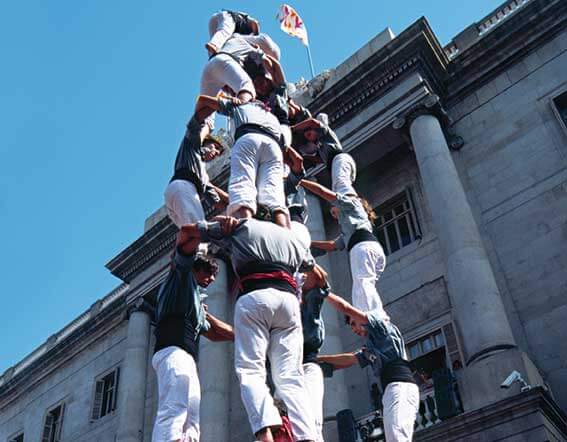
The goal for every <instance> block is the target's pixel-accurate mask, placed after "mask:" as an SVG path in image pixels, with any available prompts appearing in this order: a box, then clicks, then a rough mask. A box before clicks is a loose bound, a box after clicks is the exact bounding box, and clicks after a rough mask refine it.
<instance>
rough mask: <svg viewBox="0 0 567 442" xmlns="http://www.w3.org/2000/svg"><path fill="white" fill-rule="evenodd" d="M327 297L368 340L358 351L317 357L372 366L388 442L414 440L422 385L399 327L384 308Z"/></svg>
mask: <svg viewBox="0 0 567 442" xmlns="http://www.w3.org/2000/svg"><path fill="white" fill-rule="evenodd" d="M326 300H327V302H328V303H330V304H331V305H332V306H333V307H334V308H335V309H337V310H338V311H339V312H341V313H344V314H345V315H346V318H347V320H348V322H349V324H350V326H351V328H352V330H353V332H354V333H356V334H357V335H359V336H361V337H365V338H366V343H365V346H364V347H363V348H362V349H361V350H359V351H356V352H353V353H343V354H337V355H321V356H318V357H317V360H318V361H320V362H326V363H329V364H331V365H332V366H333V367H334V368H335V369H340V368H347V367H351V366H353V365H356V364H359V365H360V366H361V367H362V368H364V367H367V366H370V367H372V369H373V371H374V375H375V376H376V377H378V378H379V379H380V381H381V384H382V391H383V392H382V406H383V412H382V417H383V424H384V434H385V436H386V442H411V440H412V436H413V428H414V424H415V418H416V416H417V412H418V409H419V388H418V387H417V384H416V382H415V379H414V376H413V373H412V370H411V367H410V364H409V362H408V360H407V355H406V350H405V345H404V340H403V338H402V335H401V333H400V331H399V330H398V328H397V327H396V326H395V325H394V324H392V322H391V321H390V317H389V316H388V314H387V313H386V312H385V311H384V309H382V308H377V309H375V310H371V311H369V312H363V311H361V310H359V309H357V308H355V307H353V306H352V305H351V304H349V303H348V302H347V301H345V300H344V299H343V298H341V297H340V296H337V295H335V294H333V293H330V294H329V295H328V296H327V298H326Z"/></svg>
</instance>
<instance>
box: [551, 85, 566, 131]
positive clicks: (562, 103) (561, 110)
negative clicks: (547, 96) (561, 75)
mask: <svg viewBox="0 0 567 442" xmlns="http://www.w3.org/2000/svg"><path fill="white" fill-rule="evenodd" d="M553 105H554V106H555V110H556V111H557V115H558V116H559V119H560V120H561V122H562V123H563V128H564V129H565V130H567V92H563V93H562V94H561V95H558V96H557V97H555V98H554V99H553Z"/></svg>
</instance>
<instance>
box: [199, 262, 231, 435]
mask: <svg viewBox="0 0 567 442" xmlns="http://www.w3.org/2000/svg"><path fill="white" fill-rule="evenodd" d="M217 263H218V264H219V273H218V275H217V277H216V279H215V281H214V282H213V283H212V284H211V285H210V286H209V287H207V290H206V294H207V298H206V299H205V304H207V306H208V308H209V312H210V313H211V314H212V315H214V316H215V317H217V318H219V319H222V320H223V321H226V322H229V323H232V319H229V318H228V312H229V302H230V299H229V296H230V295H229V293H228V292H229V287H228V277H227V268H226V264H225V262H224V261H222V260H220V259H217ZM231 345H232V343H231V342H212V341H209V340H208V339H207V338H205V337H202V338H201V343H200V349H199V363H198V367H199V380H200V382H201V416H200V418H201V434H202V438H203V440H211V441H213V440H214V441H218V442H229V441H230V440H231V438H230V434H229V424H230V419H229V412H230V400H229V399H230V370H231V367H232V360H231V357H230V355H231V352H230V346H231Z"/></svg>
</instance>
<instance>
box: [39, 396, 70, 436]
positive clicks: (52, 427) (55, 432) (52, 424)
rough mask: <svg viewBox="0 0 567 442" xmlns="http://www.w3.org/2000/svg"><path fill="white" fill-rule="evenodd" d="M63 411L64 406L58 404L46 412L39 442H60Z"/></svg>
mask: <svg viewBox="0 0 567 442" xmlns="http://www.w3.org/2000/svg"><path fill="white" fill-rule="evenodd" d="M64 410H65V404H59V405H58V406H56V407H55V408H52V409H51V410H49V411H48V412H47V415H46V416H45V423H44V425H43V436H42V437H41V442H59V441H60V440H61V428H62V427H63V412H64Z"/></svg>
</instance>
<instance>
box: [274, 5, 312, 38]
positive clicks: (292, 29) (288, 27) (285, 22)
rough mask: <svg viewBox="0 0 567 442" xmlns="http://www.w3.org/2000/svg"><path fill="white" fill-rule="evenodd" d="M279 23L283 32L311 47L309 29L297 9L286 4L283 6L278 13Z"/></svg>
mask: <svg viewBox="0 0 567 442" xmlns="http://www.w3.org/2000/svg"><path fill="white" fill-rule="evenodd" d="M278 21H279V22H280V28H281V30H282V31H284V32H285V33H286V34H289V35H291V36H292V37H297V38H299V39H300V40H301V42H302V43H303V44H304V45H305V46H309V39H308V37H307V28H306V27H305V23H303V20H302V19H301V17H300V16H299V14H298V13H297V11H296V10H295V9H293V8H292V7H291V6H289V5H286V4H285V3H284V4H283V5H281V6H280V10H279V12H278Z"/></svg>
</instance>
